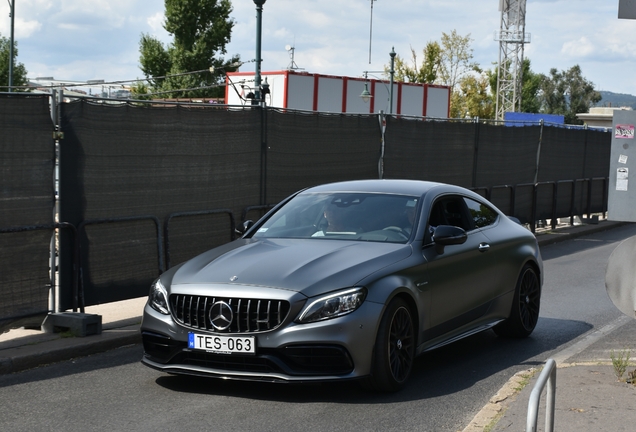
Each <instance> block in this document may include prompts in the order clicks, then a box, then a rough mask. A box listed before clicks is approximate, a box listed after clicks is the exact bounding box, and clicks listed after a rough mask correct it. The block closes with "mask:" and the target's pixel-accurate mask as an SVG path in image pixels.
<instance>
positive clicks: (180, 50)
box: [139, 0, 239, 97]
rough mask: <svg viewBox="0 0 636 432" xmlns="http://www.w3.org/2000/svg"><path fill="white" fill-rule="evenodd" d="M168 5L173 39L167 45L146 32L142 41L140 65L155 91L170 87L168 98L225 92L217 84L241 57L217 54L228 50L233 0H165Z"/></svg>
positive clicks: (168, 30) (169, 23) (166, 27)
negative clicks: (225, 57)
mask: <svg viewBox="0 0 636 432" xmlns="http://www.w3.org/2000/svg"><path fill="white" fill-rule="evenodd" d="M165 7H166V12H165V14H166V20H165V22H164V24H163V27H164V28H165V29H166V31H167V32H168V33H170V34H171V35H172V36H173V38H174V39H173V42H172V43H170V44H168V45H167V46H164V45H163V44H162V43H161V42H160V41H159V40H157V39H155V38H154V37H152V36H150V35H148V34H142V36H141V40H140V42H139V51H140V57H139V62H140V68H141V70H142V72H143V73H144V75H145V76H146V78H147V79H148V81H149V83H150V87H151V89H150V90H151V92H154V93H158V92H167V93H166V94H165V96H166V97H201V96H206V97H209V96H216V97H218V96H220V95H222V94H223V91H222V89H221V88H220V87H218V86H219V85H220V84H221V83H222V80H223V77H224V75H225V72H226V71H234V70H236V68H237V67H236V66H234V64H236V63H237V62H238V61H239V57H238V56H233V57H232V58H231V59H229V60H225V59H223V58H221V57H217V56H218V55H220V54H221V55H222V54H226V53H227V51H226V49H225V46H226V45H227V44H228V43H229V42H230V35H231V33H232V28H233V27H234V20H232V19H231V18H230V13H231V12H232V4H231V2H230V0H165ZM206 87H207V88H206ZM173 90H174V91H173Z"/></svg>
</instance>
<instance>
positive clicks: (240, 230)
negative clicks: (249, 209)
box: [235, 220, 254, 235]
mask: <svg viewBox="0 0 636 432" xmlns="http://www.w3.org/2000/svg"><path fill="white" fill-rule="evenodd" d="M253 226H254V221H253V220H246V221H245V222H243V223H242V224H241V225H239V226H238V227H236V229H235V231H236V233H237V234H239V235H243V234H245V233H246V232H247V230H249V229H250V228H252V227H253Z"/></svg>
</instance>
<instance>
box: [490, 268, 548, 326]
mask: <svg viewBox="0 0 636 432" xmlns="http://www.w3.org/2000/svg"><path fill="white" fill-rule="evenodd" d="M540 306H541V284H540V283H539V277H538V275H537V272H536V270H535V269H534V267H533V266H532V265H530V264H526V265H525V266H524V267H523V269H522V270H521V273H520V275H519V279H518V281H517V287H516V290H515V296H514V299H513V301H512V308H511V311H510V316H509V317H508V319H506V320H505V321H503V322H501V323H500V324H497V325H496V326H495V327H494V328H493V330H494V331H495V333H497V334H498V335H499V336H510V337H527V336H529V335H530V334H531V333H532V332H533V331H534V328H535V327H536V325H537V322H538V321H539V309H540Z"/></svg>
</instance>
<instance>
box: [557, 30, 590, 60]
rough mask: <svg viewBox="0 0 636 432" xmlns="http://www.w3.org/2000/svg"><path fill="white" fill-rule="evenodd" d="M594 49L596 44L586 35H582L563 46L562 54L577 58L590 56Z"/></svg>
mask: <svg viewBox="0 0 636 432" xmlns="http://www.w3.org/2000/svg"><path fill="white" fill-rule="evenodd" d="M594 51H595V48H594V45H593V44H592V42H590V40H589V39H588V38H587V37H585V36H581V37H580V38H579V39H578V40H571V41H567V42H565V43H564V44H563V47H562V48H561V53H562V54H564V55H566V56H568V57H571V58H572V59H575V60H576V59H582V58H585V57H588V56H590V55H591V54H593V53H594Z"/></svg>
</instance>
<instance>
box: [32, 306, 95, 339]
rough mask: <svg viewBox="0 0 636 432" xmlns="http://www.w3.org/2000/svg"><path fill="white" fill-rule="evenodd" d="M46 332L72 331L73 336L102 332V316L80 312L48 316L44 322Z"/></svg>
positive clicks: (43, 327)
mask: <svg viewBox="0 0 636 432" xmlns="http://www.w3.org/2000/svg"><path fill="white" fill-rule="evenodd" d="M42 330H43V331H44V332H46V333H55V332H61V331H70V332H71V334H72V335H73V336H79V337H84V336H90V335H98V334H101V333H102V316H101V315H95V314H86V313H79V312H60V313H52V314H49V315H47V316H46V318H45V319H44V322H43V323H42Z"/></svg>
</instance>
